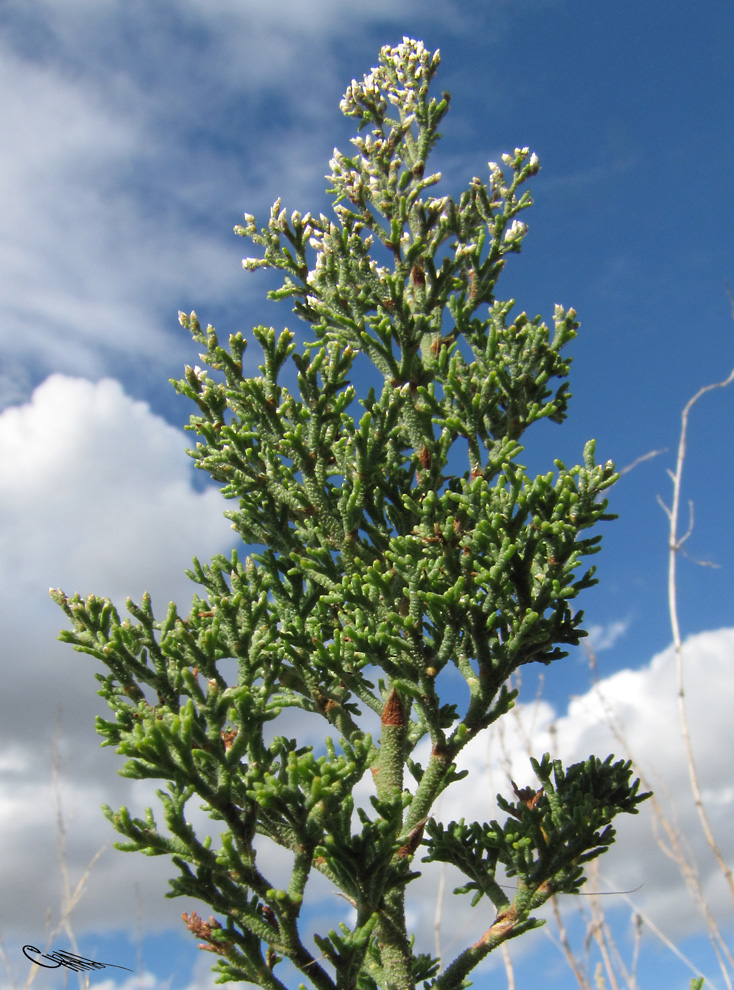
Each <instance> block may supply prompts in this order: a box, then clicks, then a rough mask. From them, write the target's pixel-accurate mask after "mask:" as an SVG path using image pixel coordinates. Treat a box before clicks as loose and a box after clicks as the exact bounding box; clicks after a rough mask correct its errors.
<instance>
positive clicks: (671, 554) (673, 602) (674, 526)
mask: <svg viewBox="0 0 734 990" xmlns="http://www.w3.org/2000/svg"><path fill="white" fill-rule="evenodd" d="M732 381H734V370H732V371H731V372H730V374H729V376H728V378H726V379H724V381H721V382H715V383H714V384H712V385H704V387H703V388H700V389H699V390H698V392H696V394H695V395H694V396H693V397H692V398H690V399H689V400H688V402H687V403H686V405H685V407H684V409H683V414H682V416H681V431H680V439H679V442H678V457H677V460H676V468H675V472H672V471H669V472H668V474H669V475H670V478H671V480H672V482H673V501H672V504H671V506H670V507H668V506H667V505H665V503H664V502H663V501H662V499H661V498H660V496H658V501H659V502H660V505H661V506H662V507H663V509H664V511H665V514H666V515H667V517H668V520H669V522H670V530H669V540H668V607H669V609H670V626H671V629H672V632H673V646H674V649H675V657H676V672H677V679H678V710H679V713H680V721H681V734H682V737H683V743H684V746H685V750H686V762H687V765H688V777H689V780H690V784H691V792H692V793H693V800H694V802H695V804H696V810H697V812H698V817H699V820H700V822H701V827H702V828H703V832H704V835H705V836H706V842H707V843H708V845H709V848H710V849H711V851H712V852H713V854H714V857H715V858H716V862H717V863H718V865H719V868H720V870H721V872H722V874H723V876H724V878H725V880H726V882H727V885H728V887H729V891H730V893H731V895H732V898H734V876H733V875H732V870H731V868H730V867H729V866H728V865H727V863H726V861H725V860H724V857H723V856H722V854H721V850H720V849H719V846H718V844H717V842H716V839H715V837H714V834H713V831H712V829H711V824H710V822H709V818H708V814H707V812H706V808H705V806H704V803H703V798H702V796H701V788H700V785H699V780H698V772H697V770H696V763H695V759H694V756H693V746H692V744H691V733H690V727H689V724H688V714H687V712H686V704H685V688H684V682H683V649H682V641H681V634H680V624H679V621H678V592H677V583H676V564H677V556H678V552H679V551H680V550H681V549H682V547H683V544H684V543H685V541H686V540H687V539H688V537H689V536H690V535H691V531H692V529H693V503H689V506H690V523H689V526H688V529H687V530H686V532H685V534H684V535H683V536H680V537H679V536H678V514H679V508H680V493H681V482H682V478H683V465H684V463H685V457H686V439H687V432H688V416H689V414H690V411H691V409H692V408H693V406H694V405H695V404H696V403H697V402H698V400H699V399H700V398H701V397H702V396H704V395H705V394H706V393H707V392H710V391H712V390H713V389H715V388H726V386H727V385H729V384H730V383H731V382H732ZM699 563H702V562H699Z"/></svg>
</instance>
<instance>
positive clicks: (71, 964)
mask: <svg viewBox="0 0 734 990" xmlns="http://www.w3.org/2000/svg"><path fill="white" fill-rule="evenodd" d="M26 949H28V952H35V953H36V955H38V956H41V958H43V959H51V960H53V966H49V965H48V963H42V962H39V961H38V960H37V959H33V958H31V956H29V955H28V952H26ZM23 955H24V956H25V957H26V959H30V960H31V962H32V963H35V964H36V966H42V967H43V969H58V967H59V966H66V967H67V968H68V969H73V970H75V971H77V972H78V971H80V970H85V969H104V968H105V967H106V966H112V967H114V968H115V969H127V971H128V973H134V972H135V971H134V970H132V969H128V968H127V966H117V965H116V964H115V963H100V962H94V960H93V959H85V958H84V957H83V956H75V955H74V953H73V952H64V950H63V949H58V950H56V951H54V952H52V953H50V954H49V955H45V954H44V953H43V952H41V950H40V949H37V948H36V947H35V945H24V946H23Z"/></svg>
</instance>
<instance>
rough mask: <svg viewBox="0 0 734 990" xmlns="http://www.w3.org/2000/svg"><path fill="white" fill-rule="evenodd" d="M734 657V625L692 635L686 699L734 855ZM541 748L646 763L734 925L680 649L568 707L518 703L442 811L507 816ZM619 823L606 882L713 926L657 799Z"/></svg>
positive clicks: (675, 919) (666, 809) (654, 912)
mask: <svg viewBox="0 0 734 990" xmlns="http://www.w3.org/2000/svg"><path fill="white" fill-rule="evenodd" d="M733 656H734V629H720V630H715V631H711V632H705V633H700V634H698V635H695V636H691V637H690V638H689V639H688V640H687V641H686V642H685V644H684V650H683V657H684V671H685V674H684V677H685V685H686V707H687V712H688V719H689V724H690V730H691V738H692V740H693V747H694V753H695V759H696V764H697V768H698V773H699V779H700V784H701V788H702V792H703V795H704V801H705V802H706V804H707V810H708V813H709V817H710V819H711V822H712V825H713V828H714V831H715V833H716V835H717V838H718V841H719V843H720V844H721V849H722V852H723V855H724V858H725V859H727V860H729V861H730V860H731V858H732V856H733V855H734V835H733V834H732V831H731V827H730V822H731V815H732V810H733V807H734V786H733V785H734V779H733V778H732V774H731V767H730V760H729V754H730V753H731V752H732V751H734V722H732V719H731V715H730V712H729V705H730V698H731V695H732V690H733V689H734V665H733V664H732V657H733ZM529 752H531V753H532V755H533V756H535V757H536V759H539V758H540V757H541V756H542V754H543V753H544V752H550V753H551V754H552V755H553V756H554V757H559V758H561V759H562V760H563V761H564V764H565V765H566V766H568V765H569V764H570V763H575V762H578V761H580V760H583V759H586V758H587V757H588V756H589V755H590V754H594V755H596V756H599V757H601V758H604V757H606V756H607V755H609V754H610V753H613V754H615V757H616V758H617V759H627V758H632V759H633V761H634V763H635V765H636V767H637V768H638V773H641V774H642V777H643V780H644V784H645V788H643V789H648V788H652V789H653V790H654V791H655V792H656V798H657V800H658V801H659V804H660V808H661V811H662V812H663V813H664V814H665V816H666V817H667V819H668V821H672V822H675V823H676V824H677V828H678V830H679V835H680V837H681V841H682V844H683V846H684V847H685V848H689V849H690V850H691V851H692V852H693V854H694V855H695V859H696V861H697V863H698V868H699V870H700V874H701V879H702V885H703V887H704V888H705V889H706V891H707V896H708V897H709V898H710V904H711V907H712V909H713V911H714V914H715V916H716V917H717V918H718V919H719V921H720V923H722V924H724V925H726V924H729V925H731V923H732V921H734V914H733V912H732V908H731V898H730V896H729V894H728V891H727V888H726V885H725V883H724V880H723V878H722V877H721V875H720V873H719V872H718V870H717V867H716V865H715V864H714V862H713V858H712V855H711V853H710V851H709V849H708V846H707V845H706V842H705V839H704V837H703V834H702V830H701V826H700V823H699V820H698V817H697V813H696V810H695V806H694V803H693V799H692V797H691V792H690V786H689V781H688V770H687V765H686V760H685V752H684V747H683V743H682V738H681V728H680V718H679V712H678V700H677V683H676V666H675V654H674V651H673V649H672V648H668V649H667V650H664V651H663V652H662V653H659V654H657V655H656V656H655V657H653V659H652V660H651V661H650V662H649V664H647V665H646V666H644V667H642V668H640V669H639V670H621V671H618V672H617V673H616V674H613V675H611V676H610V677H607V678H605V679H604V680H602V681H601V682H600V683H599V685H598V687H596V688H593V689H592V690H590V691H589V692H587V693H586V694H585V695H582V696H577V697H574V698H573V699H572V700H571V701H570V702H569V705H568V708H567V710H566V711H565V712H564V713H558V712H555V711H554V710H553V708H552V707H551V706H550V705H548V704H547V703H545V702H542V701H541V702H540V703H538V704H535V705H518V707H517V708H516V709H515V710H514V712H513V713H512V714H511V715H510V716H509V717H508V718H507V719H504V720H501V721H500V722H499V723H498V724H497V727H496V729H495V730H494V732H492V733H489V734H487V735H486V736H485V737H484V738H480V739H478V740H477V741H476V742H475V743H474V744H472V746H470V747H468V748H467V750H466V751H465V752H464V753H463V754H462V756H461V760H460V766H461V767H462V768H466V769H469V770H470V771H471V772H470V774H469V776H468V777H467V778H466V780H465V781H462V782H460V783H458V784H456V785H454V787H452V788H451V789H450V790H449V791H448V792H447V793H446V795H445V796H444V797H443V802H442V808H441V813H440V818H441V820H443V821H445V822H448V821H450V820H451V819H456V818H459V817H466V818H467V819H469V818H476V819H478V820H480V821H486V820H489V819H491V818H493V817H496V816H497V809H496V805H495V801H494V796H495V794H496V793H497V792H498V791H500V792H501V793H503V794H505V795H506V796H508V797H512V792H511V788H510V786H509V778H513V779H514V780H516V781H517V783H518V785H519V786H525V785H532V784H534V783H535V778H534V775H533V773H532V770H531V768H530V765H529V761H528V754H529ZM615 825H616V828H617V832H618V838H617V842H616V843H615V845H614V846H613V847H612V848H611V849H610V850H609V851H608V852H607V853H605V854H604V856H603V857H602V858H601V860H600V864H599V865H600V869H601V873H602V875H603V878H604V879H603V881H602V882H603V886H604V888H605V889H609V890H628V889H631V888H633V887H635V886H637V885H638V884H640V883H642V884H643V887H642V889H641V890H640V891H639V892H638V893H636V894H635V895H634V896H633V897H632V901H634V903H635V904H637V905H639V907H640V908H641V909H642V910H643V911H644V912H645V913H646V914H647V915H648V916H649V917H651V918H652V920H653V921H654V922H655V923H656V924H657V925H658V926H659V927H660V928H661V929H662V930H663V931H665V932H666V934H667V935H668V936H669V937H671V938H672V939H673V940H676V939H679V938H681V937H683V936H685V935H689V934H691V933H692V932H694V931H699V930H703V923H702V921H701V919H700V917H699V916H697V914H696V911H695V908H694V906H693V904H692V903H691V901H690V898H689V897H688V894H687V893H686V890H685V885H684V883H683V880H682V878H681V875H680V872H679V871H678V869H677V868H676V866H675V864H674V863H673V862H672V861H671V860H670V858H669V857H668V856H666V855H665V854H664V853H663V852H662V850H661V849H660V847H659V846H658V844H657V841H656V838H655V829H656V824H655V815H654V807H653V804H652V802H651V801H648V802H646V803H645V804H643V805H642V806H641V807H640V811H639V814H638V815H637V816H628V815H622V816H620V817H619V818H618V819H617V820H616V823H615ZM466 900H468V898H466ZM608 901H609V902H611V901H612V899H611V898H609V899H608ZM569 903H570V901H569ZM626 903H627V902H626V901H625V900H624V899H622V898H619V900H618V901H617V900H615V901H614V902H613V903H608V905H607V906H608V907H609V908H610V909H615V908H617V907H619V908H621V909H622V910H628V908H626V907H625V905H626ZM683 905H685V907H683ZM452 915H453V907H452ZM426 920H427V919H426Z"/></svg>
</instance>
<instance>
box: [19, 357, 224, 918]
mask: <svg viewBox="0 0 734 990" xmlns="http://www.w3.org/2000/svg"><path fill="white" fill-rule="evenodd" d="M190 442H191V441H190V438H188V437H186V436H185V435H184V434H183V433H182V432H181V431H179V430H177V429H174V428H173V427H171V426H169V425H168V424H167V423H166V422H165V421H164V420H162V419H161V418H160V417H158V416H155V415H153V414H152V413H151V411H150V409H149V407H148V406H147V405H146V404H145V403H143V402H136V401H134V400H132V399H131V398H130V397H129V396H127V395H126V394H125V393H124V391H123V390H122V388H121V386H120V385H119V383H118V382H115V381H113V380H109V379H107V380H103V381H100V382H98V383H96V384H93V383H91V382H88V381H85V380H82V379H72V378H67V377H64V376H62V375H53V376H51V377H50V378H48V379H47V380H46V381H45V382H44V383H43V384H42V385H41V386H39V387H38V388H37V389H36V391H35V392H34V394H33V396H32V399H31V401H30V402H29V403H27V404H26V405H23V406H17V407H11V408H8V409H5V410H4V411H3V413H2V414H0V463H1V464H2V474H0V560H2V565H3V566H2V570H1V571H0V627H1V628H2V629H3V661H4V662H3V685H4V692H3V702H4V704H3V716H2V719H1V720H0V726H1V728H0V732H1V733H2V736H1V738H2V753H3V760H2V763H1V764H0V822H1V823H2V824H1V825H0V831H1V832H2V835H3V857H2V860H1V861H0V873H1V874H2V876H1V878H0V888H2V889H3V891H4V892H5V896H6V897H8V896H9V895H10V892H12V896H13V901H14V903H15V905H16V908H15V912H14V926H17V927H18V929H19V930H20V934H21V936H22V934H23V932H25V933H27V932H29V931H37V930H38V928H39V927H42V925H43V921H44V918H45V914H46V911H47V910H49V909H50V910H52V911H53V912H56V911H57V908H58V904H59V896H60V887H59V879H58V877H59V873H58V868H57V863H56V825H55V818H56V802H55V797H54V793H53V791H52V789H51V785H50V777H51V759H50V748H49V747H50V743H51V739H52V737H53V735H54V732H55V722H56V715H57V706H60V707H61V726H62V731H63V742H62V747H61V755H62V766H61V779H62V797H63V802H64V808H65V815H66V817H67V823H68V826H69V827H68V834H67V844H68V853H69V869H70V873H71V875H72V881H73V882H76V881H75V879H74V878H77V879H78V877H79V876H80V875H81V873H82V872H83V870H84V868H85V867H86V865H87V863H88V862H89V860H90V858H91V856H92V855H93V853H94V852H95V851H96V850H97V849H98V848H99V847H100V846H101V845H103V844H104V843H108V844H110V845H111V843H110V839H111V838H113V836H111V835H110V829H109V827H108V825H107V823H106V821H105V820H104V819H103V817H102V815H101V812H100V810H99V806H100V804H101V803H102V802H108V803H110V804H111V805H113V806H114V807H118V806H119V805H120V804H123V803H126V802H128V801H130V803H131V804H132V805H133V806H135V807H138V804H137V802H138V801H142V802H144V801H145V800H146V799H147V802H148V803H149V804H153V805H155V803H156V801H157V799H156V797H155V787H150V786H147V787H146V786H143V787H141V788H137V789H133V791H134V799H133V800H130V795H131V793H132V792H131V788H130V784H129V782H126V781H123V780H122V779H121V778H119V777H117V776H116V774H115V770H116V769H117V767H118V766H120V765H121V761H120V759H119V758H117V757H115V756H114V754H111V753H110V750H104V751H100V749H99V738H98V737H97V736H96V733H95V731H94V715H95V713H100V714H102V713H103V712H104V711H105V708H104V706H103V705H102V703H101V702H100V699H98V698H97V696H96V693H95V692H96V684H95V681H94V678H93V672H94V670H95V669H98V670H101V665H98V664H96V663H95V661H92V660H91V659H90V658H88V657H85V656H81V655H77V654H74V653H73V652H72V651H71V649H70V648H69V647H68V646H65V645H62V644H59V643H57V642H56V636H57V634H58V631H59V629H61V628H62V627H63V626H65V625H66V621H65V617H64V616H63V614H62V613H61V611H60V610H59V609H58V608H57V607H56V606H55V605H54V604H53V603H52V602H51V601H50V599H49V597H48V588H49V586H50V585H52V586H61V587H63V588H64V589H65V590H66V591H67V592H69V593H71V592H73V591H79V592H81V593H90V592H94V593H97V594H107V595H109V596H110V597H111V598H112V599H113V600H114V601H115V602H116V603H117V604H118V606H119V607H120V608H121V609H124V600H125V597H126V595H128V594H130V595H131V596H132V597H133V598H134V599H137V600H139V598H140V595H141V594H142V592H143V591H144V590H145V589H148V590H150V592H151V594H152V596H153V602H154V608H156V610H157V611H158V612H159V613H160V612H161V611H164V610H165V607H166V605H167V603H168V601H169V600H171V599H174V600H176V601H178V602H179V603H180V605H181V607H182V608H183V609H184V610H185V609H186V608H187V606H188V602H189V601H190V598H191V594H192V591H193V585H192V584H191V582H190V581H188V579H187V578H186V577H185V574H184V571H185V568H186V567H189V566H190V564H191V558H192V555H193V554H195V553H196V554H198V555H200V556H201V557H202V558H203V559H205V560H206V559H207V558H208V557H209V556H211V554H212V553H215V552H227V551H228V550H229V549H231V547H232V546H234V545H235V543H236V538H235V537H234V536H233V534H232V531H231V528H230V525H229V523H228V522H227V521H226V520H225V519H224V518H223V516H222V509H223V508H224V507H225V506H224V502H223V500H222V499H221V496H220V495H219V493H218V492H217V491H215V490H213V489H207V490H206V491H203V492H199V491H196V490H195V489H194V488H193V485H192V465H191V461H190V458H188V456H187V455H186V453H185V448H186V447H187V446H189V445H190ZM169 875H170V874H169V869H168V866H167V864H164V863H163V862H162V861H160V862H159V861H152V862H151V861H146V862H145V863H144V865H143V868H142V869H140V870H139V871H138V872H137V873H136V871H135V870H132V871H131V869H130V861H129V860H127V859H126V858H125V857H122V856H119V855H118V854H116V853H115V852H114V850H112V849H111V848H108V850H107V851H106V853H105V854H104V855H103V857H102V859H101V860H100V861H99V863H98V864H97V865H96V866H95V869H94V871H93V876H92V878H91V879H90V882H89V888H88V895H87V897H86V898H85V899H84V900H83V901H82V904H81V905H80V911H79V917H80V919H81V921H82V924H96V923H99V924H101V925H102V927H106V926H108V925H110V924H113V925H115V924H117V925H120V926H124V925H126V924H127V922H128V920H129V919H130V918H131V917H134V912H135V903H134V890H133V878H135V877H136V878H137V879H138V881H139V883H140V886H141V889H142V891H143V894H144V896H145V899H146V901H147V902H150V900H151V899H152V897H153V894H154V893H155V896H156V897H160V896H161V893H162V892H163V891H165V889H167V885H166V878H167V877H168V876H169ZM111 891H113V892H114V896H112V897H111V896H110V892H111ZM164 905H165V907H164V910H163V911H161V910H156V911H155V912H154V914H155V918H156V920H159V919H161V918H162V917H163V918H167V919H168V920H169V921H171V920H172V919H174V918H175V917H177V916H180V911H181V909H180V908H178V911H177V910H176V905H175V902H170V901H168V902H164ZM10 925H11V922H10V920H9V919H7V917H6V916H4V917H3V926H4V928H5V934H6V935H7V931H8V928H9V926H10ZM26 937H27V934H26Z"/></svg>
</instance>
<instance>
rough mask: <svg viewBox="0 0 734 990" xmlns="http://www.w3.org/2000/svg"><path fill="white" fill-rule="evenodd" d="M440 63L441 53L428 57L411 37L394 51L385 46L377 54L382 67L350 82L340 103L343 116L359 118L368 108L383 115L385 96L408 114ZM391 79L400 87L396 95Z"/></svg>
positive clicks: (404, 38)
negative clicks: (417, 91) (395, 80)
mask: <svg viewBox="0 0 734 990" xmlns="http://www.w3.org/2000/svg"><path fill="white" fill-rule="evenodd" d="M440 61H441V55H440V52H438V51H436V52H435V53H434V54H433V55H431V53H430V52H429V51H428V50H427V49H426V47H425V45H424V44H423V42H422V41H414V40H413V39H412V38H408V37H403V42H402V44H400V45H398V46H397V47H396V48H391V47H390V46H389V45H385V46H384V47H383V48H382V49H381V51H380V62H381V63H382V65H381V66H379V67H377V68H374V69H372V71H371V72H370V73H369V75H366V76H365V77H364V79H363V80H362V82H361V83H358V82H357V80H356V79H352V83H351V85H350V86H349V87H348V88H347V91H346V93H345V94H344V97H343V99H342V101H341V103H340V104H339V106H340V108H341V111H342V113H344V114H346V115H347V116H357V117H360V116H362V115H363V113H364V110H365V108H367V109H368V110H370V111H373V112H375V113H377V115H378V116H382V115H383V114H384V113H385V110H386V109H387V101H386V99H385V95H387V99H388V100H390V102H391V103H394V104H395V105H396V106H400V107H401V108H404V109H405V110H406V111H408V112H410V111H412V110H414V109H415V105H416V90H419V91H421V92H422V93H425V91H426V90H427V88H428V82H429V80H430V78H431V76H432V75H433V73H434V72H435V70H436V69H437V68H438V64H439V62H440ZM390 70H391V71H390ZM391 76H392V77H393V79H397V81H398V83H399V85H400V86H401V87H403V88H402V90H401V91H400V92H399V93H398V92H394V91H392V90H393V87H394V82H393V85H392V86H391V84H390V83H391V79H390V77H391Z"/></svg>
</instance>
